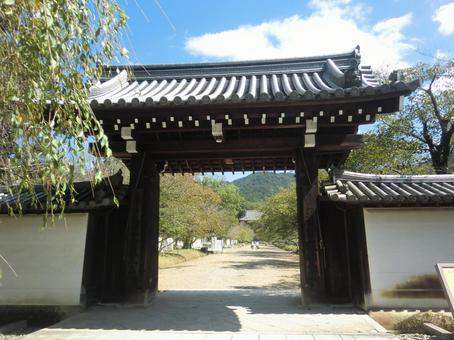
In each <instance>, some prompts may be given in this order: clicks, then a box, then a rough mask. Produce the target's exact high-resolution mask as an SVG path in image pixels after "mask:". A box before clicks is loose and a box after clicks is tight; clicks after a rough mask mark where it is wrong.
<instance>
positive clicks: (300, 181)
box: [295, 148, 325, 304]
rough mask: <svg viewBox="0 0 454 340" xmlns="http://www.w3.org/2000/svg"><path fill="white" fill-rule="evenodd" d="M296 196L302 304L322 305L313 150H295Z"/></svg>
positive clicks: (316, 180) (321, 272)
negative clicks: (319, 303)
mask: <svg viewBox="0 0 454 340" xmlns="http://www.w3.org/2000/svg"><path fill="white" fill-rule="evenodd" d="M295 162H296V171H295V172H296V194H297V213H298V248H299V255H300V275H301V277H300V278H301V291H302V295H303V302H304V303H305V304H310V303H318V302H323V299H324V297H325V287H324V280H323V261H322V260H321V257H320V254H321V252H320V250H321V247H322V245H321V238H320V229H319V219H318V204H317V203H318V202H317V198H318V157H317V154H316V152H315V151H314V150H305V149H303V148H298V150H297V155H296V159H295Z"/></svg>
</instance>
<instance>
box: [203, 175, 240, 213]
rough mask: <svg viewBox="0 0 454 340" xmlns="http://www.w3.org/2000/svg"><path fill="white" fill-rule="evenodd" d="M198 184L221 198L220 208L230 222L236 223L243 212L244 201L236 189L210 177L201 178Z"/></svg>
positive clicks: (227, 183)
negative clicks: (228, 216) (226, 213)
mask: <svg viewBox="0 0 454 340" xmlns="http://www.w3.org/2000/svg"><path fill="white" fill-rule="evenodd" d="M199 182H200V183H201V184H202V185H204V186H208V187H209V188H211V189H212V190H213V191H214V192H216V193H217V194H218V195H219V196H220V198H221V208H222V209H224V210H225V211H226V212H228V213H229V214H230V215H231V216H232V221H235V220H236V222H237V221H238V218H239V216H241V215H242V214H243V212H244V210H245V208H244V205H245V200H244V198H243V196H241V194H240V191H239V189H238V187H236V186H235V185H233V184H232V183H229V182H226V181H225V180H223V179H216V178H212V177H201V178H200V179H199Z"/></svg>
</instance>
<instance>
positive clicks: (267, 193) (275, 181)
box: [233, 172, 295, 209]
mask: <svg viewBox="0 0 454 340" xmlns="http://www.w3.org/2000/svg"><path fill="white" fill-rule="evenodd" d="M293 183H295V175H294V174H292V173H272V172H256V173H254V174H250V175H248V176H246V177H243V178H240V179H237V180H235V181H233V184H235V185H236V186H237V187H238V188H239V189H240V193H241V195H242V196H243V197H244V198H245V199H246V204H247V208H248V209H255V208H256V205H255V204H254V203H257V202H260V201H263V200H264V199H266V198H268V197H271V196H272V195H273V194H275V193H277V192H279V191H281V190H282V189H284V188H287V187H289V186H290V185H291V184H293Z"/></svg>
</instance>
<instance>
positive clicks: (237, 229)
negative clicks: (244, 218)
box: [227, 225, 254, 242]
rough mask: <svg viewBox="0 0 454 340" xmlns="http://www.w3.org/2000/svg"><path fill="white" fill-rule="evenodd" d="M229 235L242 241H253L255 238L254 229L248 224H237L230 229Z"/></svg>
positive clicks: (230, 237)
mask: <svg viewBox="0 0 454 340" xmlns="http://www.w3.org/2000/svg"><path fill="white" fill-rule="evenodd" d="M227 237H228V238H229V239H231V240H238V241H240V242H251V241H252V240H253V239H254V230H252V229H251V228H249V227H247V226H243V225H236V226H234V227H232V228H231V229H230V230H229V233H228V235H227Z"/></svg>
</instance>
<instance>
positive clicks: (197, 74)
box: [89, 47, 416, 108]
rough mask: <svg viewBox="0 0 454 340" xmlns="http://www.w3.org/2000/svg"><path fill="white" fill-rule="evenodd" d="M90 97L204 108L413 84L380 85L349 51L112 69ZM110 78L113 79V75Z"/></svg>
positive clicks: (96, 101) (97, 101)
mask: <svg viewBox="0 0 454 340" xmlns="http://www.w3.org/2000/svg"><path fill="white" fill-rule="evenodd" d="M106 74H107V76H106V77H104V78H103V79H102V82H100V83H99V84H97V85H96V86H94V87H93V88H92V89H91V91H90V94H89V101H90V103H91V105H92V107H94V108H95V107H100V106H101V107H105V108H108V107H112V106H113V107H121V106H125V105H129V106H133V107H140V106H153V105H161V106H162V105H164V106H165V105H203V104H221V103H225V102H229V103H240V102H245V103H247V102H271V101H275V102H283V101H298V100H314V99H317V98H324V99H330V98H341V97H345V96H349V97H359V96H371V95H376V94H383V93H390V92H399V91H410V90H414V88H416V83H409V84H406V83H403V82H395V83H393V84H390V85H389V84H386V85H379V84H378V82H377V80H376V79H375V77H374V75H373V73H372V70H371V68H370V67H368V66H360V54H359V47H357V48H356V49H355V50H353V51H352V52H350V53H344V54H337V55H330V56H322V57H311V58H294V59H276V60H265V61H247V62H224V63H200V64H180V65H178V64H177V65H131V66H112V67H109V68H107V69H106ZM112 74H113V76H112Z"/></svg>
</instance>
